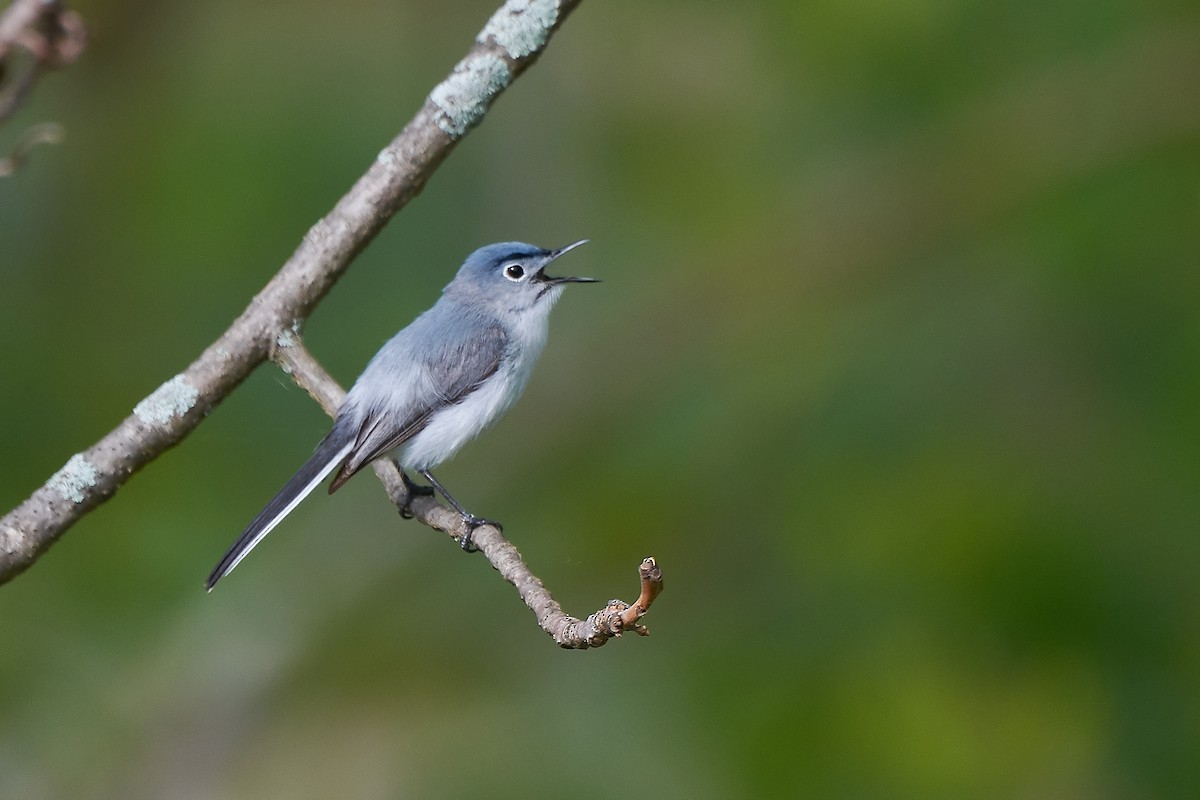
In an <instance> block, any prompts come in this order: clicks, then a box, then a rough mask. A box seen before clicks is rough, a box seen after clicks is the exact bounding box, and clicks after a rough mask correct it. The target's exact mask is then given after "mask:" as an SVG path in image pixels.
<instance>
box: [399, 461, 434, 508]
mask: <svg viewBox="0 0 1200 800" xmlns="http://www.w3.org/2000/svg"><path fill="white" fill-rule="evenodd" d="M400 477H402V478H403V479H404V488H405V489H406V490H407V491H408V499H406V500H405V501H404V507H403V508H401V509H400V518H401V519H412V518H413V512H412V500H413V498H414V497H419V496H422V495H424V496H426V497H432V496H433V494H434V488H433V487H432V486H425V485H424V484H421V483H414V482H413V480H412V479H411V478H409V477H408V475H406V474H404V471H403V470H401V471H400Z"/></svg>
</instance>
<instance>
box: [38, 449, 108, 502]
mask: <svg viewBox="0 0 1200 800" xmlns="http://www.w3.org/2000/svg"><path fill="white" fill-rule="evenodd" d="M46 485H47V486H49V487H50V488H51V489H54V490H55V491H56V492H58V493H59V494H61V495H62V496H63V497H64V498H65V499H67V500H70V501H71V502H72V503H82V502H83V498H84V490H85V489H90V488H92V487H93V486H95V485H96V468H95V467H94V466H92V463H91V462H90V461H88V460H87V459H86V458H84V457H83V456H82V455H80V454H79V453H76V454H75V455H73V456H71V458H70V460H68V461H67V463H66V464H64V465H63V468H62V469H60V470H59V471H58V472H56V473H54V474H53V475H51V476H50V480H48V481H46Z"/></svg>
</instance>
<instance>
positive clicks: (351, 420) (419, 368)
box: [205, 239, 598, 591]
mask: <svg viewBox="0 0 1200 800" xmlns="http://www.w3.org/2000/svg"><path fill="white" fill-rule="evenodd" d="M587 241H588V240H587V239H583V240H580V241H578V242H575V243H573V244H569V245H566V246H565V247H560V248H557V249H555V250H546V249H543V248H541V247H537V246H535V245H531V244H525V243H523V242H499V243H496V244H489V245H486V246H484V247H481V248H479V249H478V250H476V251H475V252H473V253H471V254H470V255H469V256H467V259H466V260H465V261H464V262H463V264H462V266H461V267H460V268H459V270H458V272H457V273H456V274H455V276H454V279H453V280H452V281H450V283H449V284H447V285H446V287H445V289H443V290H442V295H441V297H440V298H438V300H437V302H436V303H434V305H433V306H432V307H430V308H429V309H428V310H426V311H425V312H423V313H422V314H420V315H419V316H418V317H417V318H416V319H415V320H413V321H412V322H411V323H410V324H409V325H408V326H407V327H405V328H403V329H402V330H401V331H400V332H399V333H397V334H396V335H395V336H393V337H392V338H391V339H389V340H388V341H387V342H386V343H384V345H383V347H381V348H380V349H379V352H377V353H376V354H375V356H374V357H373V358H372V359H371V361H370V362H369V363H368V364H367V366H366V368H365V369H364V370H363V372H362V374H361V375H360V376H359V377H358V379H357V380H356V381H355V382H354V385H353V386H352V387H351V388H350V391H349V392H347V393H346V398H345V400H344V401H343V402H342V405H341V406H340V407H339V408H338V412H337V416H336V417H335V419H334V422H333V427H332V429H331V430H330V431H329V433H328V434H327V435H326V436H325V438H324V439H322V440H321V441H320V443H319V444H318V445H317V446H316V448H315V450H314V452H313V455H312V457H311V458H309V459H308V461H306V462H305V463H304V466H302V467H300V469H299V471H298V472H296V474H295V475H293V476H292V478H291V479H290V480H289V481H288V482H287V483H286V484H284V486H283V488H282V489H280V490H279V492H278V493H277V494H276V495H275V496H274V497H273V498H271V500H270V502H268V503H267V505H266V506H265V507H264V508H263V509H262V511H260V512H259V513H258V515H257V516H256V517H254V519H253V520H251V522H250V524H249V525H247V526H246V529H245V530H244V531H243V532H242V534H241V536H239V537H238V539H237V541H235V542H234V543H233V545H232V546H231V547H230V548H229V550H228V551H227V552H226V553H225V555H224V556H223V557H222V558H221V560H220V561H219V562H218V563H217V565H216V567H214V568H213V570H212V573H211V574H210V575H209V576H208V579H207V581H206V582H205V589H206V590H208V591H212V589H213V587H214V586H216V584H217V581H219V580H221V578H223V577H225V576H226V575H228V574H229V573H230V572H231V571H232V570H233V568H234V567H236V566H237V565H238V564H239V563H241V561H242V559H244V558H245V557H246V555H247V554H249V552H250V551H251V550H252V549H254V547H255V545H257V544H258V543H259V542H261V541H262V539H263V537H265V536H266V535H267V534H268V533H270V532H271V531H272V530H273V529H274V528H275V526H276V525H278V524H279V523H280V522H281V521H282V520H283V518H284V517H286V516H287V515H288V514H289V513H291V512H292V510H293V509H295V508H296V506H297V505H299V504H300V502H301V501H302V500H304V498H305V497H307V496H308V495H309V493H311V492H312V491H313V489H315V488H316V487H317V486H318V485H319V484H320V483H321V482H322V481H323V480H324V479H325V478H326V477H327V476H328V475H329V474H330V473H334V477H333V481H332V482H331V483H330V485H329V493H330V494H333V493H334V492H335V491H337V490H338V489H339V488H341V487H342V485H343V484H345V483H346V481H348V480H349V479H350V478H351V477H352V476H353V475H354V474H355V473H357V472H358V471H359V470H361V469H362V468H363V467H365V466H366V465H368V464H370V463H371V462H372V461H374V460H376V459H378V458H382V457H384V456H387V455H389V454H390V455H392V456H393V457H394V458H396V461H397V463H398V464H399V465H400V467H401V475H402V476H403V477H404V481H405V484H406V485H407V486H408V487H409V489H410V495H409V496H410V497H411V496H412V492H419V493H425V494H432V493H433V492H434V491H435V490H436V491H437V492H440V493H441V495H442V496H443V497H444V498H446V500H447V502H449V503H450V505H451V506H453V507H454V509H455V511H457V512H458V513H459V515H460V516H461V517H462V519H463V521H464V522H465V523H466V526H467V531H468V534H467V536H466V537H464V538H463V539H462V545H463V549H464V550H470V549H472V547H471V544H470V531H473V530H474V529H475V528H476V527H478V526H479V525H481V524H484V523H485V522H488V520H485V519H482V518H480V517H476V516H474V515H473V514H471V513H470V512H468V511H467V510H466V509H465V508H463V506H462V505H461V504H459V502H458V501H457V500H455V499H454V497H453V496H452V495H451V494H450V493H449V492H447V491H446V488H445V487H444V486H443V485H442V484H441V483H439V482H438V480H437V479H436V478H435V477H434V476H433V473H432V472H431V470H432V469H433V468H434V467H436V466H438V465H439V464H441V463H442V462H444V461H446V460H447V459H449V458H450V457H451V456H453V455H454V454H455V453H457V452H458V450H459V449H460V448H461V447H462V446H463V445H465V444H466V443H467V442H469V441H471V440H472V439H474V438H475V437H476V436H478V435H479V434H480V433H481V432H483V430H484V429H486V428H487V427H488V426H489V425H491V424H492V423H493V422H495V421H496V419H498V418H499V417H500V416H501V415H502V414H504V412H505V411H507V410H508V409H509V408H510V407H511V406H512V405H513V403H515V402H516V401H517V399H518V398H519V397H520V396H521V393H522V391H523V390H524V388H525V384H526V383H527V382H528V380H529V375H530V372H531V371H532V369H533V366H534V363H535V362H536V361H537V359H538V356H539V355H541V352H542V349H543V347H544V346H545V344H546V335H547V332H548V327H549V319H550V312H551V310H552V309H553V307H554V304H555V303H556V302H557V301H558V299H559V297H561V296H562V293H563V290H564V288H565V287H566V286H567V284H571V283H596V282H598V281H597V279H596V278H581V277H552V276H551V275H548V274H547V273H546V267H548V266H549V265H550V263H551V262H553V261H554V260H555V259H557V258H559V257H560V256H562V255H563V254H564V253H568V252H570V251H571V250H574V249H575V248H576V247H579V246H580V245H582V244H585V243H586V242H587ZM405 470H412V471H413V472H416V473H418V474H420V475H421V476H422V477H424V478H425V479H426V480H427V481H429V485H428V486H422V485H419V484H416V483H414V482H412V481H411V480H410V479H409V478H408V475H407V474H406V473H405Z"/></svg>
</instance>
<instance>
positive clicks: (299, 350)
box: [271, 332, 662, 650]
mask: <svg viewBox="0 0 1200 800" xmlns="http://www.w3.org/2000/svg"><path fill="white" fill-rule="evenodd" d="M271 360H272V361H274V362H275V363H276V364H278V365H279V367H280V369H282V370H283V371H284V372H286V373H287V374H288V375H289V376H290V377H291V379H292V380H293V381H295V383H296V384H297V385H298V386H300V387H301V388H302V389H304V390H305V391H306V392H308V394H309V396H311V397H312V398H313V400H315V401H316V402H317V405H319V406H320V407H321V408H322V410H324V411H325V413H326V414H328V415H329V416H331V417H332V416H335V415H336V414H337V410H338V407H339V406H340V405H341V403H342V400H343V398H344V397H345V396H346V393H345V391H344V390H343V389H342V387H341V386H339V385H338V383H337V381H335V380H334V379H333V378H332V377H331V376H330V375H329V373H327V372H326V371H325V369H324V368H323V367H322V366H321V364H320V363H319V362H318V361H317V360H316V358H314V357H313V355H312V353H310V352H309V351H308V349H307V348H306V347H304V345H303V343H302V342H301V341H300V338H299V334H298V333H295V332H290V333H288V334H287V335H285V336H282V337H280V339H279V341H278V342H276V346H275V347H274V348H272V351H271ZM373 467H374V469H375V474H376V475H378V476H379V480H380V481H381V482H382V483H383V485H384V488H385V489H386V490H387V493H388V498H389V499H390V500H391V501H392V503H393V504H394V505H395V506H396V508H397V510H401V511H408V512H409V513H411V514H412V517H413V519H415V520H417V521H419V522H422V523H424V524H425V525H428V526H429V527H430V528H433V529H434V530H438V531H441V532H443V533H446V534H448V535H449V536H450V537H451V538H453V539H454V540H455V541H459V542H461V541H462V537H463V536H464V535H466V533H467V528H466V526H465V525H464V524H463V520H462V518H461V517H460V516H459V515H458V514H456V513H455V512H453V511H451V510H450V509H448V508H446V507H445V506H443V505H441V504H440V503H438V502H437V501H436V500H435V499H434V498H433V497H430V496H427V495H418V496H416V497H410V496H409V494H408V489H407V488H406V487H405V484H404V480H403V478H401V476H400V468H399V467H398V466H397V465H396V462H394V461H392V460H391V459H386V458H385V459H380V460H378V461H376V462H375V463H374V464H373ZM471 540H472V541H473V542H474V543H475V546H476V547H478V548H479V550H480V551H481V552H482V553H483V554H484V556H486V557H487V559H488V561H490V562H491V564H492V566H493V567H495V569H496V570H497V571H498V572H499V573H500V574H501V575H502V576H503V577H504V579H505V580H506V581H508V582H509V583H511V584H512V585H513V586H515V587H516V589H517V593H518V594H519V595H520V597H521V600H522V601H524V603H525V605H527V606H529V609H530V610H531V611H533V613H534V614H535V615H536V616H537V621H538V625H540V626H541V628H542V630H544V631H546V633H548V634H550V636H552V637H553V638H554V641H555V642H557V643H558V645H559V646H560V647H564V648H568V649H573V650H583V649H586V648H589V647H599V646H600V645H602V644H604V643H605V642H607V641H608V640H609V639H611V638H613V637H617V636H620V635H621V634H622V633H623V632H624V631H626V630H632V631H634V632H635V633H638V634H640V635H642V636H645V635H647V634H648V633H649V631H647V630H646V628H645V627H644V626H642V625H639V624H638V620H639V619H641V617H642V616H643V615H644V614H645V613H646V612H647V611H649V610H650V604H651V603H653V602H654V598H655V597H657V596H658V593H659V592H660V591H662V572H661V570H659V568H658V565H657V564H656V563H655V561H654V559H653V558H647V559H645V560H644V561H643V562H642V564H641V566H640V567H639V576H640V578H641V581H642V589H641V595H640V596H639V597H638V599H637V600H636V601H635V602H634V603H633V604H632V605H630V604H629V603H625V602H622V601H620V600H610V601H609V602H608V604H607V605H606V606H605V607H604V608H602V609H600V610H599V611H597V612H596V613H594V614H592V615H591V616H589V617H588V618H587V619H584V620H580V619H577V618H575V617H572V616H570V615H568V614H567V613H566V612H565V611H563V609H562V606H560V605H559V604H558V601H556V600H555V599H554V597H553V596H551V594H550V592H549V591H548V590H547V589H546V587H545V585H543V584H542V582H541V580H540V579H539V578H538V577H537V576H536V575H534V574H533V572H531V571H530V569H529V567H528V566H527V565H526V564H525V561H524V560H523V559H522V558H521V554H520V553H519V552H518V551H517V548H516V547H514V546H513V545H512V543H511V542H509V541H508V540H507V539H506V538H505V537H504V534H503V533H502V532H501V531H500V529H499V528H498V527H496V526H495V525H482V526H480V527H478V528H476V529H475V530H474V531H473V532H472V535H471Z"/></svg>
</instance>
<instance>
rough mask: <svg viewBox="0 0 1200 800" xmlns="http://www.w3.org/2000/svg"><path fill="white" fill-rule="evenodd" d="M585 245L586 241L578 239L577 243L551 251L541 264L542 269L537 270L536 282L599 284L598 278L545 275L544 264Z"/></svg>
mask: <svg viewBox="0 0 1200 800" xmlns="http://www.w3.org/2000/svg"><path fill="white" fill-rule="evenodd" d="M587 243H588V240H587V239H580V240H579V241H578V242H575V243H574V244H569V245H567V246H566V247H560V248H558V249H557V250H551V251H550V253H549V255H547V256H546V262H545V263H544V264H542V268H541V269H540V270H538V280H541V281H544V282H545V283H599V282H600V279H599V278H575V277H563V278H554V277H551V276H550V275H547V274H546V264H549V263H550V262H551V261H553V260H554V259H556V258H558V257H559V256H561V255H562V254H563V253H568V252H570V251H572V250H574V249H575V248H576V247H579V246H580V245H581V244H587Z"/></svg>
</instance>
